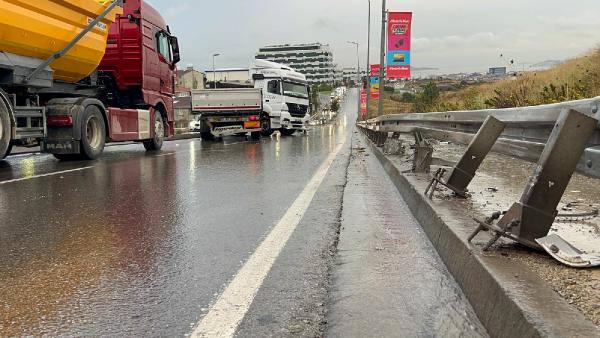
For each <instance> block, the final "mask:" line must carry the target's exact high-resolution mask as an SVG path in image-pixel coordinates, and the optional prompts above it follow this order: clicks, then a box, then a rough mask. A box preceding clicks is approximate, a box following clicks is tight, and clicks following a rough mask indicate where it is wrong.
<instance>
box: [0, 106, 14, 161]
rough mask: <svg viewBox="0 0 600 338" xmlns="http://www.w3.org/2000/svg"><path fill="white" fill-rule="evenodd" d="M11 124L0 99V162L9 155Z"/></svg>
mask: <svg viewBox="0 0 600 338" xmlns="http://www.w3.org/2000/svg"><path fill="white" fill-rule="evenodd" d="M10 138H11V123H10V116H9V115H8V107H7V106H6V104H5V103H4V101H3V100H2V99H0V160H1V159H3V158H5V157H6V156H8V155H9V154H10V150H11V148H12V147H11V143H10Z"/></svg>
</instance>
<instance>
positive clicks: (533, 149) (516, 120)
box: [365, 97, 600, 178]
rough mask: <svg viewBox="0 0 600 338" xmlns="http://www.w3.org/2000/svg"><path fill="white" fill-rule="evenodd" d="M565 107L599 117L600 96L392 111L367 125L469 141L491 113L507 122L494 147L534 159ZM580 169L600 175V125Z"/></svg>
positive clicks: (458, 141) (583, 171)
mask: <svg viewBox="0 0 600 338" xmlns="http://www.w3.org/2000/svg"><path fill="white" fill-rule="evenodd" d="M564 110H576V111H578V112H580V113H582V114H584V115H587V116H590V117H593V118H595V119H596V120H600V97H597V98H593V99H586V100H578V101H569V102H563V103H557V104H550V105H541V106H533V107H520V108H507V109H485V110H473V111H454V112H443V113H420V114H393V115H385V116H381V117H378V118H376V119H372V120H369V121H367V122H366V123H365V125H366V126H367V127H368V128H370V129H374V130H377V131H382V132H400V133H412V132H413V131H417V130H418V131H420V132H421V133H422V135H423V136H424V137H426V138H434V139H438V140H444V141H452V142H455V143H460V144H469V143H470V142H471V139H472V138H473V137H474V135H475V134H477V132H478V131H479V129H480V128H481V126H482V125H483V123H484V121H485V120H486V119H487V117H488V116H492V117H494V118H496V119H497V120H499V121H502V123H504V124H505V125H506V126H505V128H504V130H503V131H502V133H501V134H500V135H499V138H498V141H497V142H496V143H495V145H494V147H493V149H492V150H493V151H496V152H499V153H503V154H506V155H510V156H514V157H517V158H521V159H524V160H527V161H532V162H535V161H537V160H538V159H539V157H540V155H541V154H542V151H543V150H544V146H545V145H546V142H547V141H548V138H549V137H550V134H551V133H552V130H553V128H554V125H555V123H556V121H558V118H559V116H560V113H561V112H562V111H564ZM577 170H578V171H579V172H581V173H583V174H585V175H589V176H593V177H598V178H600V127H597V128H596V129H595V132H594V134H593V135H592V137H590V139H589V140H588V145H587V147H586V149H585V151H584V154H583V157H582V159H581V160H580V161H579V163H578V165H577Z"/></svg>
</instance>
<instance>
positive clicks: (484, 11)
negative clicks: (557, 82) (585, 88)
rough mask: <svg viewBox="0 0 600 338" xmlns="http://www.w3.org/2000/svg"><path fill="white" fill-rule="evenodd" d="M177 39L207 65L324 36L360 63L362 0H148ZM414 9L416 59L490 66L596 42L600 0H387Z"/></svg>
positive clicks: (190, 60)
mask: <svg viewBox="0 0 600 338" xmlns="http://www.w3.org/2000/svg"><path fill="white" fill-rule="evenodd" d="M149 2H150V3H151V4H153V5H154V6H155V7H156V8H157V9H159V10H160V11H161V13H163V15H164V16H165V18H166V19H167V20H168V22H169V24H170V26H171V30H172V31H173V33H174V34H176V35H177V36H178V37H179V39H180V45H181V48H182V53H183V55H182V56H183V61H182V63H181V64H180V67H185V66H186V65H187V64H193V65H194V66H195V68H197V69H201V70H205V69H207V68H210V67H212V66H211V63H212V61H211V55H212V53H221V54H222V56H220V57H218V58H217V68H219V67H248V65H249V63H250V61H251V59H253V57H254V54H255V53H256V52H257V51H258V48H259V47H261V46H264V45H269V44H284V43H311V42H321V43H325V44H329V45H330V46H331V47H332V50H333V54H334V61H335V62H336V63H337V64H338V65H339V66H340V67H346V66H354V65H356V53H355V49H353V48H355V47H352V46H350V45H348V44H347V43H346V41H347V40H354V41H358V42H360V43H361V67H364V65H365V58H366V54H367V48H366V46H367V44H366V42H367V18H368V15H367V8H368V0H219V1H213V0H178V1H174V0H149ZM388 10H390V11H413V12H414V24H413V55H412V62H413V66H415V67H437V68H440V69H441V70H443V71H444V72H459V71H486V70H487V68H488V67H490V66H502V65H505V64H504V63H505V62H506V61H503V60H502V59H500V58H499V56H500V54H504V55H505V57H506V59H507V60H509V59H511V58H512V59H514V60H515V61H516V62H517V63H537V62H541V61H545V60H563V59H566V58H570V57H573V56H577V55H579V54H581V53H584V52H586V51H588V50H590V49H592V48H594V47H597V46H600V20H598V14H599V13H600V0H571V1H564V0H560V1H559V0H452V1H450V0H402V1H400V0H396V1H395V0H388ZM380 29H381V0H372V37H371V47H372V48H371V60H372V62H371V63H378V62H375V59H378V50H379V44H380V40H379V34H380Z"/></svg>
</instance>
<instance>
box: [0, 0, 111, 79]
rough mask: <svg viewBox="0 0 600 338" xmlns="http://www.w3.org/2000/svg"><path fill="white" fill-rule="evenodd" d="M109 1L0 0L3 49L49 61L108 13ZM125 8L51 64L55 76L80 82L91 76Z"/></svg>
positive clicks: (0, 35) (109, 17)
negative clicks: (110, 30)
mask: <svg viewBox="0 0 600 338" xmlns="http://www.w3.org/2000/svg"><path fill="white" fill-rule="evenodd" d="M111 2H112V1H109V0H0V52H6V53H12V54H16V55H20V56H26V57H32V58H36V59H41V60H46V59H48V58H49V57H51V56H52V55H53V54H55V53H56V52H58V51H60V50H61V49H62V48H63V47H65V46H66V45H67V44H68V43H69V42H70V41H71V40H73V38H74V37H75V36H76V35H77V34H78V33H80V32H81V31H82V30H83V29H84V28H85V27H86V26H88V24H89V23H90V22H92V21H93V20H94V19H95V18H96V17H98V16H99V15H100V14H101V13H102V12H104V11H105V10H106V9H107V7H108V6H109V5H110V3H111ZM120 11H122V9H121V8H120V7H116V9H115V10H113V11H112V12H111V13H110V14H109V15H107V16H106V17H105V18H104V19H103V20H102V21H100V22H99V23H98V24H97V25H96V27H94V28H93V29H92V31H91V32H89V33H87V34H86V35H85V36H84V37H83V38H82V39H81V40H80V41H79V42H77V44H76V45H75V46H74V47H73V48H72V49H71V50H70V51H69V52H68V53H67V54H66V55H65V56H63V57H61V58H59V59H57V60H56V61H54V62H53V63H52V64H50V67H51V68H52V70H53V71H54V79H55V80H60V81H66V82H77V81H79V80H81V79H83V78H84V77H86V76H88V75H90V74H91V73H92V72H93V71H94V70H95V69H96V67H98V64H99V63H100V61H101V60H102V57H103V56H104V52H105V50H106V43H107V37H108V29H109V27H110V25H111V24H112V23H113V22H114V21H115V17H116V15H117V14H118V13H120Z"/></svg>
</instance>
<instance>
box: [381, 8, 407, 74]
mask: <svg viewBox="0 0 600 338" xmlns="http://www.w3.org/2000/svg"><path fill="white" fill-rule="evenodd" d="M411 33H412V13H410V12H389V13H388V29H387V35H388V41H387V42H388V48H387V49H388V50H387V77H388V78H390V79H407V78H410V45H411Z"/></svg>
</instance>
